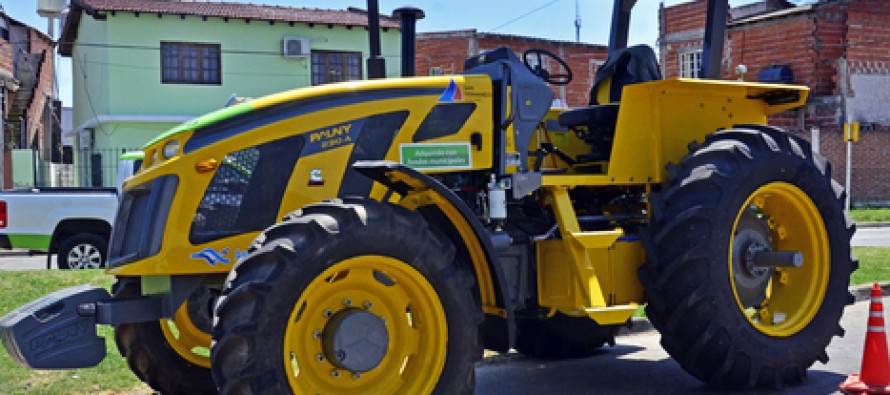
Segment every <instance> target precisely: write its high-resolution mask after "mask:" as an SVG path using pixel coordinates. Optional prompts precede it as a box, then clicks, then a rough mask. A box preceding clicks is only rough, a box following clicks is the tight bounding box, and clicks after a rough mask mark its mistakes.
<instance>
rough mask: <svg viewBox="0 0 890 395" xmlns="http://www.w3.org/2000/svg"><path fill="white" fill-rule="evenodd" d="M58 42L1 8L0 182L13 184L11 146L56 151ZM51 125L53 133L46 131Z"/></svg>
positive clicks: (47, 152) (45, 152)
mask: <svg viewBox="0 0 890 395" xmlns="http://www.w3.org/2000/svg"><path fill="white" fill-rule="evenodd" d="M54 48H55V41H53V40H52V38H50V37H49V36H47V35H46V34H43V33H42V32H40V31H39V30H37V29H35V28H33V27H30V26H28V25H25V24H24V23H22V22H19V21H17V20H15V19H13V18H11V17H10V16H8V15H6V14H4V13H2V12H0V97H2V99H3V100H2V103H3V108H2V117H3V131H2V132H3V144H2V155H0V157H2V158H3V162H4V163H3V166H2V167H3V172H2V173H3V174H2V183H0V187H3V188H10V187H12V186H13V171H14V169H13V160H12V156H13V155H12V151H15V150H19V149H33V150H36V152H39V156H40V157H41V158H44V157H46V158H49V157H50V156H51V154H52V151H53V150H52V149H51V147H52V146H53V144H52V143H53V135H55V136H56V137H58V135H59V130H58V123H56V122H53V119H54V117H53V114H54V111H55V110H54V108H56V107H57V104H56V103H54V102H53V100H52V97H53V96H54V95H53V89H52V83H53V76H54V71H53V67H54V66H53V51H54ZM47 129H49V130H50V131H54V132H55V134H53V133H46V131H47ZM28 165H29V166H28V167H29V169H28V170H30V166H31V164H30V163H29V164H28Z"/></svg>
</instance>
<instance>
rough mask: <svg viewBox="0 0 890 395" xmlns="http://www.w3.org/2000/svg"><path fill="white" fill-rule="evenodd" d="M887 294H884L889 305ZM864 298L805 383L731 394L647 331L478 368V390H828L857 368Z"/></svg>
mask: <svg viewBox="0 0 890 395" xmlns="http://www.w3.org/2000/svg"><path fill="white" fill-rule="evenodd" d="M887 301H888V298H884V304H887ZM868 307H869V303H868V302H867V301H863V302H857V303H856V304H854V305H852V306H848V307H847V309H846V311H845V313H844V317H843V318H842V320H841V326H842V327H843V328H844V329H845V330H846V335H845V336H844V337H842V338H837V337H836V338H834V340H833V341H832V342H831V344H830V345H829V346H828V355H829V358H830V360H829V362H828V363H827V364H825V365H823V364H821V363H819V362H816V364H815V365H813V367H812V368H810V370H809V371H808V377H807V381H806V382H804V383H803V385H800V386H797V387H793V388H785V389H784V390H781V391H747V392H732V391H718V390H715V389H712V388H710V387H708V386H706V385H704V384H703V383H701V382H700V381H698V380H696V379H695V378H693V377H692V376H690V375H689V374H687V373H686V372H685V371H684V370H683V369H682V368H680V365H678V364H677V363H676V362H674V360H673V359H671V358H670V357H669V356H668V355H667V353H665V352H664V351H663V350H662V348H661V346H660V345H659V344H658V341H659V335H658V333H657V332H654V331H650V332H644V333H640V334H632V335H628V336H622V337H619V338H618V339H617V343H618V345H616V346H615V347H606V348H604V349H603V351H602V353H601V354H599V355H596V356H593V357H590V358H585V359H574V360H565V361H555V362H554V361H541V360H535V359H529V358H525V357H521V356H516V358H512V359H511V360H510V361H509V362H505V363H500V364H489V363H485V362H483V363H481V364H480V365H479V366H478V367H477V369H476V393H477V394H511V395H524V394H535V395H548V394H553V395H563V394H722V395H726V394H795V395H814V394H832V393H839V392H838V391H837V387H838V384H840V383H841V382H843V381H844V380H845V379H846V378H847V376H848V375H850V374H851V373H856V372H859V371H860V369H861V363H862V350H863V345H864V341H865V326H866V322H867V319H868Z"/></svg>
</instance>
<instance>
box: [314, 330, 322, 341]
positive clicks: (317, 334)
mask: <svg viewBox="0 0 890 395" xmlns="http://www.w3.org/2000/svg"><path fill="white" fill-rule="evenodd" d="M312 337H314V338H316V339H321V331H320V330H316V331H315V332H312Z"/></svg>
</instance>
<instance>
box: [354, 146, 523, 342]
mask: <svg viewBox="0 0 890 395" xmlns="http://www.w3.org/2000/svg"><path fill="white" fill-rule="evenodd" d="M352 168H353V169H355V170H356V171H358V172H359V173H360V174H362V175H364V176H366V177H368V178H371V179H373V180H374V181H377V182H379V183H381V184H383V185H384V186H386V187H387V188H389V189H390V190H391V191H393V192H396V193H398V194H399V195H401V196H402V197H403V199H402V201H401V202H400V204H402V205H405V206H408V207H410V208H416V209H418V211H420V212H421V213H422V214H424V216H425V217H427V216H428V215H431V214H430V213H429V212H428V211H427V212H426V213H425V212H424V211H425V210H424V209H425V208H428V207H435V208H436V209H437V210H436V211H438V213H440V214H441V215H444V218H442V219H445V220H447V221H429V224H430V226H432V227H435V228H438V229H440V230H442V231H443V232H444V233H445V234H446V235H448V236H449V237H450V238H451V239H452V241H454V242H455V245H456V246H457V247H458V249H459V250H460V249H461V248H460V246H462V245H463V246H466V250H467V252H468V254H467V255H469V257H468V258H469V260H470V261H471V264H472V265H473V269H474V272H475V273H476V283H477V285H478V286H479V294H480V295H479V296H480V301H481V304H482V306H483V310H484V311H485V313H486V314H488V315H494V316H499V317H500V318H502V319H504V321H505V323H506V332H507V333H506V335H507V339H508V342H507V344H505V345H507V346H508V347H513V344H514V339H515V338H516V337H515V336H516V320H515V317H514V309H513V306H512V305H511V304H510V303H509V302H508V301H509V300H510V298H509V295H510V294H509V290H508V288H507V284H508V282H507V281H506V275H505V274H504V270H503V268H502V267H501V265H500V261H499V258H498V254H497V252H496V250H495V248H494V245H493V244H492V242H491V238H490V237H489V236H488V233H487V232H486V231H485V227H484V226H482V222H480V221H479V218H478V217H477V216H476V215H475V214H474V213H473V211H472V210H470V208H469V207H468V206H467V205H466V203H464V201H463V200H461V199H460V198H459V197H458V196H457V195H456V194H455V193H454V192H452V191H451V190H450V189H448V188H446V187H445V186H444V185H442V183H440V182H439V181H438V180H436V179H434V178H432V177H430V176H429V175H427V174H424V173H421V172H418V171H417V170H414V169H412V168H410V167H407V166H404V165H402V164H399V163H395V162H390V161H357V162H355V163H354V164H353V165H352ZM387 196H389V194H388V195H387ZM386 200H387V199H386V198H384V201H386ZM440 218H441V217H440ZM428 219H429V217H428ZM443 222H446V223H448V224H450V226H449V225H444V224H443ZM449 227H453V228H452V229H445V228H449ZM504 351H506V350H504Z"/></svg>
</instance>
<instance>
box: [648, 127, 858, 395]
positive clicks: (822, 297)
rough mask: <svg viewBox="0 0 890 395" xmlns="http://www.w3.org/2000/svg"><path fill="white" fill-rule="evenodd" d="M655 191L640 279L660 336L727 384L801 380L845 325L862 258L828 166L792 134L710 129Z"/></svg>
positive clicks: (713, 380) (686, 364) (709, 377)
mask: <svg viewBox="0 0 890 395" xmlns="http://www.w3.org/2000/svg"><path fill="white" fill-rule="evenodd" d="M691 151H692V152H690V153H689V154H688V155H687V156H686V157H685V158H684V159H683V160H682V161H681V162H680V163H679V164H678V165H677V166H669V168H668V173H669V175H668V180H667V181H666V183H665V185H664V186H663V188H662V190H661V192H660V193H659V194H657V195H655V196H653V198H652V211H653V219H652V223H651V224H650V226H649V227H648V228H647V230H646V231H645V232H644V234H643V235H642V236H643V237H642V240H643V244H644V246H645V247H646V252H647V256H648V260H647V262H646V264H645V265H644V266H643V267H642V268H641V269H640V280H641V282H642V283H643V285H644V286H645V288H646V292H647V294H648V296H649V304H648V306H647V309H646V311H647V314H648V316H649V319H650V321H651V322H652V323H653V325H654V326H655V327H656V328H657V329H658V330H659V331H660V332H661V336H662V338H661V344H662V346H663V347H664V348H665V350H666V351H667V352H668V353H669V354H671V356H673V357H674V358H675V359H676V360H677V361H678V362H679V363H680V365H681V366H682V367H683V368H684V369H685V370H686V371H688V372H689V373H691V374H692V375H694V376H695V377H697V378H699V379H701V380H702V381H705V382H708V383H710V384H711V385H714V386H719V387H743V388H752V387H774V388H781V387H783V386H785V385H790V384H796V383H799V382H801V381H802V380H803V379H804V378H805V375H806V369H807V368H809V367H810V366H811V365H812V364H813V363H814V362H815V361H817V360H818V361H821V362H823V363H824V362H827V360H828V356H827V354H826V352H825V349H826V347H827V346H828V343H829V341H830V340H831V339H832V337H833V336H836V335H843V330H842V329H841V327H840V325H839V321H840V317H841V313H842V312H843V309H844V306H845V305H846V304H849V303H852V301H853V299H852V295H850V293H849V291H848V290H847V287H848V285H849V281H850V274H851V272H852V271H853V270H855V268H856V266H857V263H856V261H855V260H854V259H852V257H851V253H850V238H851V237H852V235H853V232H854V226H853V224H852V222H851V221H850V220H849V219H848V218H847V217H846V215H845V214H844V212H843V201H844V192H843V189H842V188H841V187H840V185H838V184H837V182H835V181H833V180H832V179H831V170H830V165H829V164H828V163H827V162H826V161H825V159H824V158H822V157H821V156H819V155H818V154H813V153H812V152H811V149H810V145H809V144H808V143H807V142H806V141H803V140H801V139H798V138H795V137H793V136H790V135H788V134H786V133H784V132H783V131H781V130H779V129H775V128H770V127H765V126H758V125H752V126H742V127H740V128H739V129H733V130H724V131H720V132H717V133H714V134H712V135H710V136H709V137H708V138H707V139H706V141H705V143H704V144H703V145H701V146H699V147H694V148H692V149H691Z"/></svg>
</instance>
